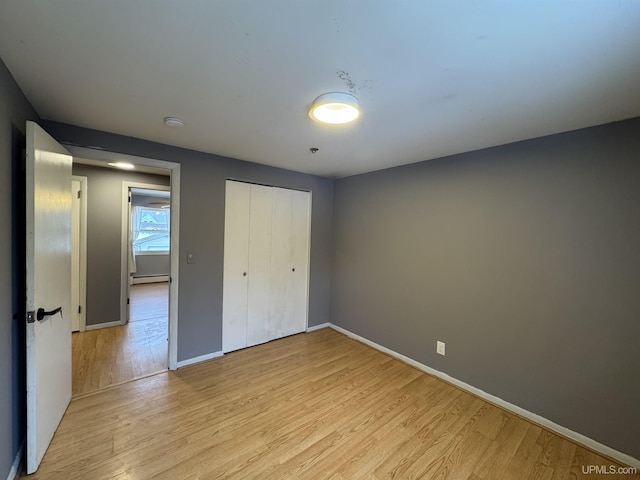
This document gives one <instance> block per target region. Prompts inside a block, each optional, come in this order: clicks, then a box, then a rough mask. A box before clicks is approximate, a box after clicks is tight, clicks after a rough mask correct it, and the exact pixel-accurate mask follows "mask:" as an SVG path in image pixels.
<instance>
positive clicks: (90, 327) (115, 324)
mask: <svg viewBox="0 0 640 480" xmlns="http://www.w3.org/2000/svg"><path fill="white" fill-rule="evenodd" d="M120 325H122V323H120V322H105V323H96V324H95V325H87V326H86V328H85V330H98V329H100V328H109V327H119V326H120Z"/></svg>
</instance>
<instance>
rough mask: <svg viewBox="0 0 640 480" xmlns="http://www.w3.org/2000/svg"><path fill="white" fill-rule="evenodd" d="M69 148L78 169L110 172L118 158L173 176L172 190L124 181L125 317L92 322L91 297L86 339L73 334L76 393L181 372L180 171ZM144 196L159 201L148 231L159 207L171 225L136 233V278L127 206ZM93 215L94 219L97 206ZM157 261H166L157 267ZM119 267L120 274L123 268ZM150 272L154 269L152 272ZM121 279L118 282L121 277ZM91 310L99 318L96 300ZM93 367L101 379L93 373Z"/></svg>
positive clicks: (138, 168)
mask: <svg viewBox="0 0 640 480" xmlns="http://www.w3.org/2000/svg"><path fill="white" fill-rule="evenodd" d="M67 148H68V149H69V150H70V151H71V153H72V154H73V156H74V160H75V159H79V161H78V163H81V164H86V165H92V166H97V167H106V166H107V163H109V162H115V160H116V157H117V160H118V161H123V160H124V161H127V162H130V163H132V164H134V165H135V166H136V171H137V172H143V173H147V174H149V173H151V174H156V175H158V174H160V175H164V176H165V178H166V177H168V181H167V182H166V183H167V184H166V185H156V184H151V183H144V182H133V181H131V179H132V178H133V177H128V180H127V181H122V182H121V192H122V196H123V197H125V196H126V199H127V208H126V210H125V211H124V212H123V214H121V215H120V218H121V220H120V221H121V226H122V229H121V231H122V232H123V234H124V241H122V242H121V244H120V245H119V251H120V257H121V261H120V274H119V278H120V282H118V284H119V287H116V289H118V288H119V290H120V294H119V295H118V294H117V290H116V293H115V295H116V301H117V298H118V297H119V299H120V302H119V305H120V307H119V314H118V313H115V314H113V315H112V316H110V317H109V318H113V319H114V321H112V322H103V321H101V323H99V324H96V323H95V316H92V311H91V310H92V308H91V307H92V303H91V299H90V298H88V299H87V309H86V310H84V311H83V313H86V322H85V323H86V327H85V330H86V331H84V332H82V329H80V331H81V335H74V342H73V344H74V359H73V367H74V373H73V375H74V395H75V396H78V395H82V394H84V393H89V392H90V391H95V390H100V389H102V388H104V387H106V386H111V385H115V384H119V383H124V382H126V381H130V380H133V379H136V378H140V377H143V376H147V375H150V374H154V373H158V372H160V371H164V370H166V369H167V368H169V369H175V368H176V367H177V301H178V299H177V292H178V268H177V267H178V253H177V252H178V239H179V235H178V232H179V214H175V215H172V214H171V213H170V212H171V211H174V212H179V208H178V206H179V192H180V190H179V181H180V165H179V164H177V163H174V162H166V161H159V160H153V159H147V158H142V157H133V156H127V155H121V154H117V155H116V154H113V153H110V152H105V151H102V150H100V151H97V150H92V149H88V148H83V147H76V146H67ZM100 170H102V169H100ZM123 178H125V177H123ZM134 179H135V178H134ZM163 183H164V182H163ZM94 185H95V183H93V184H92V179H91V178H89V187H93V188H95V187H94ZM144 189H149V191H144ZM151 190H153V191H151ZM92 193H93V192H92ZM139 195H147V196H151V195H155V198H149V199H147V201H148V202H150V203H154V202H155V206H154V205H151V206H148V207H149V208H148V209H147V211H145V212H143V214H147V218H146V219H145V220H146V221H147V225H146V226H147V227H150V225H148V223H150V222H149V220H150V217H149V216H148V214H149V210H151V211H154V212H155V210H153V209H155V208H157V211H158V212H159V213H160V215H158V217H157V218H159V217H162V218H163V219H165V220H164V221H162V222H160V221H157V222H156V224H155V225H154V226H153V227H154V228H155V229H156V230H157V231H156V232H153V231H150V229H147V231H146V232H145V231H143V232H140V231H139V230H140V229H138V231H137V235H136V237H137V239H138V240H141V242H139V243H140V245H137V247H136V249H137V250H144V251H145V253H143V254H142V255H139V256H138V260H140V259H142V260H141V261H139V262H137V263H138V268H137V269H136V270H137V271H135V272H132V271H131V270H130V266H129V261H128V257H132V258H134V259H135V258H136V255H135V254H134V251H133V248H132V249H131V255H129V245H131V246H132V247H133V240H135V238H133V237H132V238H131V239H130V238H129V237H130V236H131V233H132V232H133V229H132V228H131V227H132V226H133V225H132V218H133V217H134V216H135V214H131V215H130V211H129V210H130V209H131V208H132V207H130V206H129V205H133V206H135V203H136V202H137V199H136V200H135V201H134V204H130V203H129V202H128V199H129V197H130V196H132V197H133V198H134V199H135V198H136V196H139ZM91 201H92V198H91V196H89V199H88V203H89V204H91ZM94 201H95V200H94ZM107 202H108V203H112V204H114V206H116V205H117V206H118V207H117V208H120V205H119V204H120V203H121V202H118V201H117V200H116V199H115V198H113V197H111V200H107ZM88 210H89V213H88V215H89V217H90V216H91V214H92V211H91V207H89V208H88ZM123 210H124V209H123ZM138 213H139V212H138ZM143 223H144V222H143ZM90 225H91V224H90ZM115 230H117V228H116V229H115ZM121 236H122V234H121ZM151 237H153V238H151ZM161 237H164V238H161ZM130 240H131V241H130ZM144 240H147V241H146V242H145V241H144ZM163 242H164V243H163ZM163 246H164V247H163ZM88 248H89V250H90V249H91V237H89V247H88ZM116 248H117V247H116ZM94 253H95V252H94ZM87 257H88V258H89V262H88V276H91V268H92V264H91V259H92V257H91V253H89V254H88V255H87ZM147 260H150V262H148V261H147ZM158 260H159V261H160V262H157V261H158ZM112 263H113V262H112ZM154 263H162V264H163V272H158V271H155V272H154V271H153V266H152V264H154ZM113 267H115V268H117V262H116V265H113ZM94 268H95V267H94ZM150 268H151V270H149V269H150ZM116 275H117V274H116ZM94 278H95V277H94ZM115 280H116V281H117V278H116V279H115ZM100 281H101V282H102V283H101V284H100V283H98V284H97V288H101V287H102V286H103V285H106V283H105V281H103V280H102V279H101V280H100ZM113 283H114V282H113V281H111V280H110V281H109V284H108V285H109V287H110V288H112V287H113ZM89 287H90V288H89V292H88V296H90V295H94V296H95V295H96V282H95V280H94V281H93V283H89ZM91 290H93V292H91ZM94 300H95V298H94ZM93 305H94V313H95V310H96V309H95V305H96V302H95V301H94V303H93ZM116 305H117V303H116ZM109 326H113V328H104V327H109ZM76 338H77V340H76ZM76 347H77V350H78V353H77V354H76V352H75V349H76ZM92 369H93V370H94V372H93V375H94V378H92V379H89V378H90V376H91V375H92V372H90V370H92ZM95 369H97V371H98V373H95ZM76 377H81V378H80V379H79V382H78V383H83V384H84V387H80V388H76V385H75V382H76Z"/></svg>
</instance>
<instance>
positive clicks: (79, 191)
mask: <svg viewBox="0 0 640 480" xmlns="http://www.w3.org/2000/svg"><path fill="white" fill-rule="evenodd" d="M80 197H82V190H78V198H80Z"/></svg>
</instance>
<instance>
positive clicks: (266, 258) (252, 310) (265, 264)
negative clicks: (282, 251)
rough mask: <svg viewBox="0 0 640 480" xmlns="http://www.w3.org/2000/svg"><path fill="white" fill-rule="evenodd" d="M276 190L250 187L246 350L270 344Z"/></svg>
mask: <svg viewBox="0 0 640 480" xmlns="http://www.w3.org/2000/svg"><path fill="white" fill-rule="evenodd" d="M272 196H273V188H271V187H265V186H263V185H251V200H250V202H251V206H250V219H249V275H248V277H249V284H248V292H247V295H248V302H247V305H248V307H247V309H248V310H247V345H246V346H247V347H250V346H252V345H257V344H259V343H264V342H268V341H269V340H271V338H270V337H269V299H270V287H269V282H270V269H271V215H272V207H271V204H272Z"/></svg>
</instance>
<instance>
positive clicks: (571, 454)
mask: <svg viewBox="0 0 640 480" xmlns="http://www.w3.org/2000/svg"><path fill="white" fill-rule="evenodd" d="M91 341H94V340H91ZM90 355H91V354H90V353H86V354H85V356H87V357H89V356H90ZM118 368H127V367H126V366H118V365H117V366H116V367H114V370H113V371H112V373H111V374H112V375H117V374H118V372H117V369H118ZM87 381H89V380H88V378H87ZM587 464H597V465H600V464H602V465H610V464H611V461H610V460H606V459H604V458H602V457H600V456H598V455H596V454H595V453H593V452H590V451H588V450H586V449H584V448H582V447H578V446H576V445H575V444H574V443H572V442H569V441H568V440H566V439H564V438H561V437H559V436H557V435H555V434H553V433H552V432H549V431H547V430H545V429H543V428H541V427H539V426H536V425H533V424H531V423H530V422H528V421H526V420H523V419H521V418H519V417H517V416H515V415H512V414H510V413H508V412H506V411H504V410H501V409H500V408H498V407H495V406H493V405H490V404H488V403H487V402H485V401H483V400H482V399H480V398H478V397H475V396H473V395H471V394H469V393H467V392H464V391H462V390H459V389H457V388H455V387H453V386H451V385H449V384H447V383H445V382H443V381H441V380H439V379H437V378H435V377H432V376H430V375H427V374H426V373H424V372H421V371H419V370H417V369H415V368H413V367H411V366H409V365H407V364H404V363H402V362H400V361H398V360H396V359H394V358H391V357H389V356H387V355H385V354H383V353H380V352H378V351H376V350H374V349H372V348H370V347H368V346H366V345H363V344H361V343H359V342H356V341H354V340H352V339H349V338H347V337H346V336H344V335H342V334H340V333H337V332H335V331H333V330H331V329H322V330H318V331H315V332H312V333H306V334H300V335H294V336H292V337H287V338H284V339H280V340H276V341H273V342H270V343H267V344H263V345H259V346H256V347H252V348H248V349H245V350H240V351H236V352H233V353H231V354H228V355H225V356H223V357H220V358H217V359H214V360H211V361H208V362H203V363H201V364H197V365H191V366H188V367H184V368H182V369H180V370H178V371H175V372H165V373H162V374H159V375H155V376H152V377H146V378H143V379H140V380H136V381H133V382H129V383H125V384H121V385H118V386H114V387H111V388H109V389H106V390H103V391H99V392H96V393H92V394H89V395H84V396H80V397H77V398H74V399H73V400H72V402H71V404H70V406H69V408H68V411H67V413H66V415H65V417H64V418H63V420H62V422H61V424H60V427H59V429H58V431H57V432H56V435H55V437H54V439H53V441H52V444H51V446H50V448H49V451H48V452H47V453H46V455H45V458H44V460H43V462H42V465H41V467H40V469H39V471H38V472H37V473H36V474H34V475H31V476H29V477H27V478H31V479H34V480H39V479H47V480H57V479H64V480H68V479H75V478H77V479H91V480H94V479H123V480H124V479H127V480H128V479H133V478H135V479H137V480H141V479H160V480H162V479H171V480H173V479H180V480H182V479H207V480H208V479H231V480H235V479H258V478H259V479H261V480H262V479H266V480H268V479H277V480H281V479H297V480H300V479H305V480H306V479H323V480H326V479H330V480H352V479H357V480H360V479H372V480H380V479H408V478H416V479H418V478H420V479H440V480H445V479H460V480H489V479H490V480H499V479H514V480H515V479H517V480H569V479H572V480H573V479H584V480H587V479H589V480H592V479H595V480H597V479H598V478H600V477H599V476H598V475H597V474H595V475H585V474H584V473H583V467H584V466H585V465H587ZM608 478H612V477H611V476H609V477H608ZM624 478H625V480H627V479H628V480H637V479H638V478H639V477H638V476H637V475H636V476H633V475H625V476H624Z"/></svg>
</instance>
